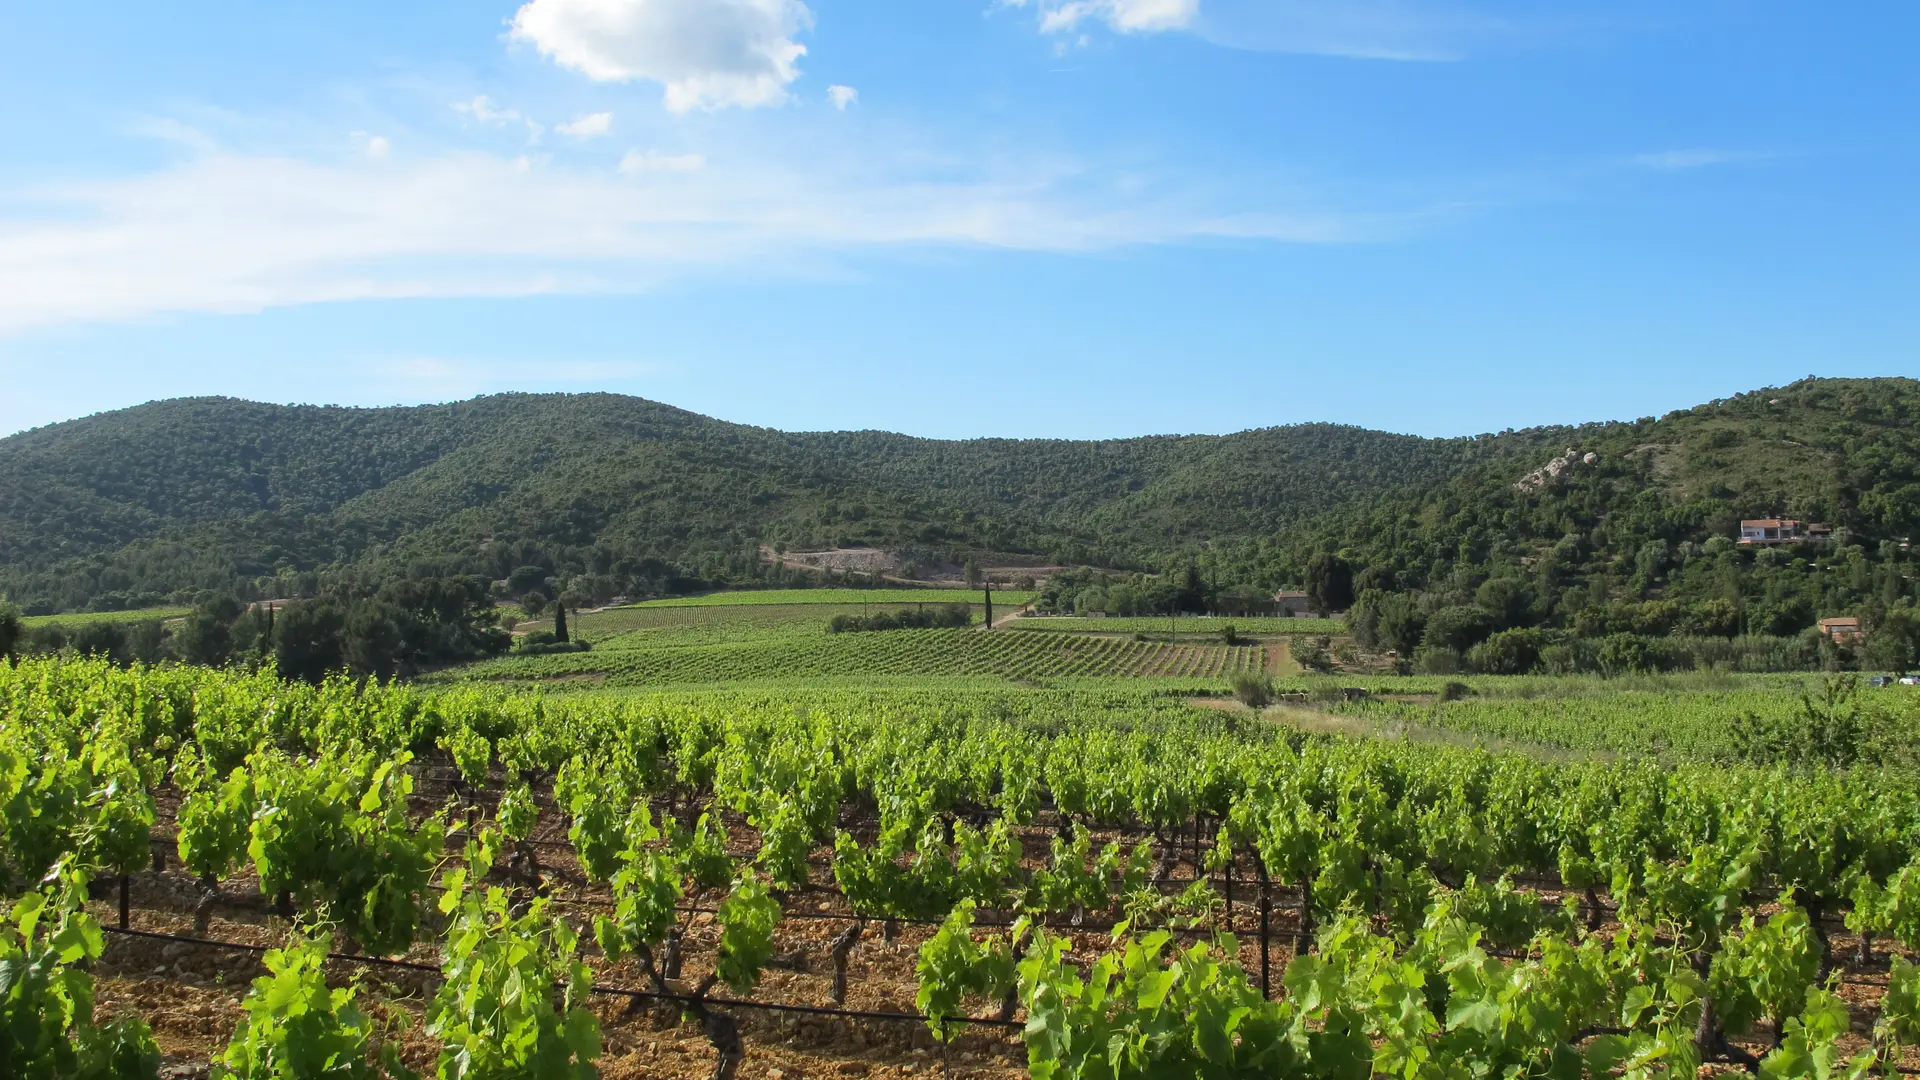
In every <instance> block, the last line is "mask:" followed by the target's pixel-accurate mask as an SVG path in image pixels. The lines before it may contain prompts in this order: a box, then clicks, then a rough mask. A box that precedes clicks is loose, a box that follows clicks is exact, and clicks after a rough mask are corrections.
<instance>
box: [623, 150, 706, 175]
mask: <svg viewBox="0 0 1920 1080" xmlns="http://www.w3.org/2000/svg"><path fill="white" fill-rule="evenodd" d="M706 167H707V159H706V158H705V157H702V156H701V155H699V154H662V153H661V152H660V151H658V150H648V151H646V152H645V153H642V152H641V151H639V150H629V151H627V155H626V156H625V157H623V158H621V159H620V171H621V172H622V173H624V174H626V175H628V176H638V175H640V174H641V173H657V172H699V171H700V170H701V169H704V168H706Z"/></svg>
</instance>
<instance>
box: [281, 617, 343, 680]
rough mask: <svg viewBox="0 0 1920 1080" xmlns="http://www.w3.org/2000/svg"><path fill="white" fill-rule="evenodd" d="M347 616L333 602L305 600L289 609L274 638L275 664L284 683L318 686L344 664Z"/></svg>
mask: <svg viewBox="0 0 1920 1080" xmlns="http://www.w3.org/2000/svg"><path fill="white" fill-rule="evenodd" d="M346 622H347V619H346V612H345V610H344V609H343V608H342V607H341V605H339V604H336V603H334V602H332V601H330V600H303V601H300V602H298V603H294V604H289V605H287V609H286V610H285V611H284V612H282V613H281V616H280V619H279V624H280V625H279V632H278V633H277V634H276V635H275V636H276V638H277V639H278V640H276V641H275V642H274V649H273V654H274V662H275V663H276V665H277V666H278V667H279V668H280V677H281V678H283V679H298V680H300V681H302V682H309V683H313V684H315V685H318V684H319V683H320V682H321V681H322V680H324V679H325V678H326V677H327V673H328V672H330V671H337V670H339V669H340V667H341V666H342V665H343V664H344V663H345V654H344V652H343V651H342V647H341V641H340V638H341V632H342V631H343V630H345V629H346Z"/></svg>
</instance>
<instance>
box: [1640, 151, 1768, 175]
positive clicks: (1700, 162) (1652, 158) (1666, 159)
mask: <svg viewBox="0 0 1920 1080" xmlns="http://www.w3.org/2000/svg"><path fill="white" fill-rule="evenodd" d="M1773 156H1774V155H1772V154H1770V153H1765V152H1762V151H1756V150H1717V149H1713V148H1711V147H1693V148H1691V149H1686V150H1662V151H1660V152H1659V153H1654V154H1638V155H1635V157H1634V159H1633V163H1634V164H1635V165H1639V166H1642V167H1643V168H1648V169H1661V170H1675V169H1704V168H1706V167H1707V166H1709V165H1732V164H1737V163H1740V162H1747V161H1763V160H1766V159H1767V158H1770V157H1773Z"/></svg>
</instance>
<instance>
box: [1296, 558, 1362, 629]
mask: <svg viewBox="0 0 1920 1080" xmlns="http://www.w3.org/2000/svg"><path fill="white" fill-rule="evenodd" d="M1307 603H1308V604H1309V605H1311V606H1312V607H1313V610H1314V612H1315V613H1316V614H1318V615H1320V616H1321V617H1322V618H1325V617H1326V616H1328V615H1331V614H1333V613H1334V612H1336V611H1345V610H1347V609H1348V608H1350V607H1352V606H1353V567H1351V566H1349V565H1347V560H1345V559H1343V558H1341V557H1340V556H1338V555H1336V554H1334V553H1333V552H1331V551H1322V552H1319V553H1318V554H1316V555H1314V557H1313V558H1312V559H1310V560H1308V561H1307Z"/></svg>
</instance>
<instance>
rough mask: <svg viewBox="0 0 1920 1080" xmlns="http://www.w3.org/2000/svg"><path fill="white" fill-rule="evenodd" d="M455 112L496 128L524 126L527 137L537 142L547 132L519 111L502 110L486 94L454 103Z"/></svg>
mask: <svg viewBox="0 0 1920 1080" xmlns="http://www.w3.org/2000/svg"><path fill="white" fill-rule="evenodd" d="M453 111H454V112H457V113H460V114H462V115H463V116H470V117H472V118H473V119H475V120H477V121H479V122H480V123H482V124H489V125H492V126H495V127H505V126H508V125H512V124H519V125H523V126H525V128H526V129H527V137H528V138H530V139H533V140H535V141H538V140H539V138H540V136H541V135H542V134H543V133H544V132H545V131H546V129H545V127H543V126H542V125H541V124H540V123H539V122H538V121H535V120H531V119H529V118H527V117H525V116H522V115H520V112H519V110H517V109H503V108H500V107H499V106H498V105H495V104H494V102H493V99H492V98H490V97H488V96H487V95H485V94H479V95H476V96H475V97H473V98H471V99H469V100H466V101H456V102H454V103H453Z"/></svg>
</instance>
